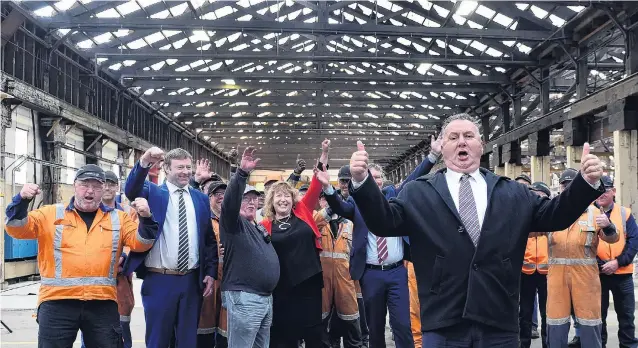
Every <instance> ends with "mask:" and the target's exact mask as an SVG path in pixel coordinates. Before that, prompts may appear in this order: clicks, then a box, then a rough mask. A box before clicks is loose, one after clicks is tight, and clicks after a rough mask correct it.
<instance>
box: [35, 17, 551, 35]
mask: <svg viewBox="0 0 638 348" xmlns="http://www.w3.org/2000/svg"><path fill="white" fill-rule="evenodd" d="M39 20H40V21H41V22H42V24H43V25H44V26H45V27H47V28H48V29H61V28H69V29H77V30H83V31H98V32H103V31H105V30H119V29H157V30H192V29H194V28H197V29H199V30H219V31H237V32H264V33H271V32H279V33H284V32H286V33H287V32H290V33H297V34H310V35H335V34H336V33H338V34H342V35H374V36H391V37H396V36H411V37H430V38H431V37H445V38H447V37H459V38H461V37H462V38H475V39H498V40H526V41H527V40H528V41H544V40H546V39H548V38H549V37H550V35H551V34H552V32H551V31H533V30H510V29H471V28H461V27H441V28H433V27H426V26H394V25H376V24H354V23H353V24H328V23H300V22H296V21H285V22H279V21H236V20H225V19H217V20H204V19H190V18H189V19H188V20H184V19H183V18H165V19H154V18H139V17H126V18H77V17H69V16H65V15H57V16H54V17H50V18H46V17H41V18H39Z"/></svg>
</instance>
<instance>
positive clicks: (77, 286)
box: [5, 204, 154, 305]
mask: <svg viewBox="0 0 638 348" xmlns="http://www.w3.org/2000/svg"><path fill="white" fill-rule="evenodd" d="M71 207H72V206H69V208H65V206H64V205H63V204H55V205H46V206H44V207H42V208H40V209H37V210H33V211H31V212H29V214H28V215H27V217H25V218H24V219H14V220H10V221H8V222H7V224H6V227H5V228H6V231H7V233H8V234H9V235H10V236H12V237H14V238H17V239H37V240H38V266H39V269H40V275H41V281H40V284H41V286H40V293H39V297H38V305H39V304H40V303H41V302H43V301H49V300H67V299H74V300H113V301H117V297H116V277H117V271H118V270H117V263H118V260H119V258H120V254H121V253H122V247H123V246H124V245H127V246H130V247H131V250H133V251H138V252H143V251H146V250H148V249H150V248H151V247H152V246H153V242H154V240H149V239H145V238H143V237H142V236H140V234H139V232H138V230H137V228H138V226H137V224H136V223H134V222H133V221H131V218H130V217H129V216H128V215H127V214H126V213H124V212H123V211H120V210H117V209H108V208H104V207H103V206H101V208H100V209H98V210H97V213H96V215H95V219H94V221H93V225H92V226H91V227H90V228H87V226H86V224H85V223H84V220H82V218H81V217H80V215H79V214H78V213H77V212H76V211H75V210H74V209H70V208H71Z"/></svg>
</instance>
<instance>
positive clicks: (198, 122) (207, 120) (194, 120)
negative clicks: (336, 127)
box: [179, 115, 442, 130]
mask: <svg viewBox="0 0 638 348" xmlns="http://www.w3.org/2000/svg"><path fill="white" fill-rule="evenodd" d="M323 116H326V115H323ZM179 121H180V122H191V123H190V124H189V126H191V128H192V127H194V126H199V127H200V128H202V127H205V126H207V125H208V126H210V127H216V126H217V124H215V122H232V123H237V122H246V123H253V122H268V123H281V122H286V123H291V122H303V123H306V122H321V123H326V122H332V123H337V122H341V123H352V122H355V123H376V124H386V123H396V124H406V123H416V124H420V125H423V126H424V128H426V129H433V128H436V127H438V126H439V125H441V123H442V121H441V120H436V121H434V120H423V119H420V118H405V117H404V118H372V117H365V118H363V117H360V118H354V117H346V116H344V117H341V118H337V117H322V118H317V117H285V116H284V117H272V116H271V117H259V118H254V117H251V116H250V115H244V116H241V117H223V116H211V117H201V116H198V117H180V118H179ZM435 126H436V127H435ZM372 129H374V128H372ZM421 130H423V129H421Z"/></svg>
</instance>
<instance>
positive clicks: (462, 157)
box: [457, 150, 469, 161]
mask: <svg viewBox="0 0 638 348" xmlns="http://www.w3.org/2000/svg"><path fill="white" fill-rule="evenodd" d="M457 155H458V157H459V159H460V160H461V161H465V160H466V159H468V157H469V154H468V152H467V151H465V150H461V151H459V152H458V154H457Z"/></svg>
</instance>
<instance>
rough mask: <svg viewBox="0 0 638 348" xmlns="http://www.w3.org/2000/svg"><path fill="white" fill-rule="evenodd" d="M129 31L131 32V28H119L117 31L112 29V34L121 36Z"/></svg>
mask: <svg viewBox="0 0 638 348" xmlns="http://www.w3.org/2000/svg"><path fill="white" fill-rule="evenodd" d="M130 33H131V30H128V29H120V30H118V31H114V32H113V35H115V36H116V37H123V36H126V35H128V34H130Z"/></svg>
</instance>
